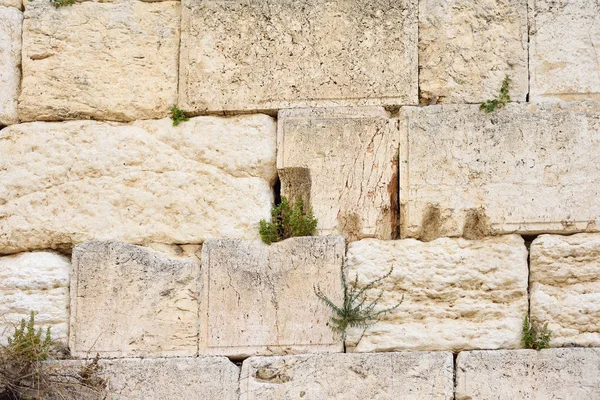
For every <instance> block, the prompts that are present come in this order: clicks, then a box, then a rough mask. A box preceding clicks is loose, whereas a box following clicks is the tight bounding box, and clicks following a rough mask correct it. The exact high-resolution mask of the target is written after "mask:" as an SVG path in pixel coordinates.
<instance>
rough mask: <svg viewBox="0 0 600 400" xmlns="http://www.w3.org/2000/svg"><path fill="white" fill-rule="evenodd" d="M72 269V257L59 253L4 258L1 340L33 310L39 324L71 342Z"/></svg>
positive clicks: (0, 296)
mask: <svg viewBox="0 0 600 400" xmlns="http://www.w3.org/2000/svg"><path fill="white" fill-rule="evenodd" d="M70 269H71V263H70V262H69V259H68V258H67V257H65V256H62V255H60V254H56V253H50V252H32V253H20V254H15V255H12V256H7V257H0V299H1V300H0V343H1V342H4V340H5V339H6V338H7V337H9V336H12V334H13V333H14V329H13V328H14V326H15V325H16V324H19V323H20V321H21V319H23V318H25V319H26V320H29V316H30V312H31V311H35V312H36V315H35V321H36V323H37V324H36V325H37V326H39V327H43V328H44V329H45V328H46V327H50V334H51V335H52V338H53V339H56V340H59V341H63V342H67V339H68V336H67V327H68V320H69V271H70Z"/></svg>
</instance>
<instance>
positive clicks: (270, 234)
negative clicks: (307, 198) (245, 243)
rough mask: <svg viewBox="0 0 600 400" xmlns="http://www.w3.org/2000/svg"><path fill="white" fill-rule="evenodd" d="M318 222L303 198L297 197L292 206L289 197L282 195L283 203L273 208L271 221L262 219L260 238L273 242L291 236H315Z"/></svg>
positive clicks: (265, 241) (268, 242)
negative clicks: (305, 207) (305, 206)
mask: <svg viewBox="0 0 600 400" xmlns="http://www.w3.org/2000/svg"><path fill="white" fill-rule="evenodd" d="M317 222H318V221H317V219H316V218H315V217H314V215H313V211H312V208H311V207H309V209H308V210H305V209H304V202H303V201H302V199H301V198H297V199H296V201H295V202H294V204H293V206H292V205H290V202H289V201H288V199H287V198H285V197H282V198H281V203H280V204H279V205H277V206H275V207H274V208H273V209H272V210H271V221H270V222H268V221H266V220H264V219H262V220H260V225H259V233H260V238H261V239H262V241H263V242H264V243H266V244H271V243H274V242H279V241H281V240H285V239H287V238H291V237H297V236H313V235H314V234H315V230H316V229H317Z"/></svg>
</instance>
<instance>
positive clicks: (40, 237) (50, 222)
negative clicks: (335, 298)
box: [0, 115, 277, 253]
mask: <svg viewBox="0 0 600 400" xmlns="http://www.w3.org/2000/svg"><path fill="white" fill-rule="evenodd" d="M275 148H276V139H275V123H274V121H273V119H272V118H270V117H267V116H265V115H253V116H240V117H235V118H217V117H198V118H192V119H191V120H190V121H189V122H184V123H183V124H182V125H180V126H179V127H176V128H175V127H172V126H171V120H169V119H163V120H158V121H138V122H136V123H135V124H134V125H120V124H116V123H102V122H93V121H72V122H64V123H46V122H37V123H28V124H19V125H13V126H10V127H8V128H5V129H3V130H2V131H1V132H0V154H2V157H0V252H4V253H7V252H16V251H20V250H22V249H37V248H56V247H60V246H65V247H72V245H73V244H74V243H81V242H85V241H91V240H109V239H114V240H121V241H124V242H129V243H135V244H144V243H148V242H160V243H199V242H202V241H203V240H204V239H205V238H207V237H237V238H247V239H255V238H258V222H259V221H260V219H261V218H269V217H270V210H271V205H272V201H273V195H272V192H271V184H272V183H274V181H275V179H276V176H277V171H276V169H275V153H276V150H275Z"/></svg>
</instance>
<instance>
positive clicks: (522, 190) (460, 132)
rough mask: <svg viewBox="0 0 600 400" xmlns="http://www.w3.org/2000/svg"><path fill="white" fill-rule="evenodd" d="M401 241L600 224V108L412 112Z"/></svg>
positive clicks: (403, 172)
mask: <svg viewBox="0 0 600 400" xmlns="http://www.w3.org/2000/svg"><path fill="white" fill-rule="evenodd" d="M404 110H405V113H406V114H405V116H406V119H402V120H401V124H400V125H401V128H400V130H401V132H402V136H401V142H400V148H401V152H400V160H401V163H400V193H401V194H400V198H401V202H402V204H401V206H400V207H401V224H402V226H401V235H402V236H403V237H417V238H420V239H422V240H431V239H435V238H436V237H439V236H464V237H466V238H477V237H483V236H486V235H490V234H502V233H513V232H518V233H544V232H545V233H551V232H569V233H574V232H582V231H596V230H598V228H599V227H600V217H599V216H600V186H599V185H598V184H597V182H598V180H599V179H600V165H599V164H598V163H597V162H596V160H597V157H598V154H599V153H600V103H598V102H592V101H590V102H582V103H558V104H521V105H519V104H509V105H508V106H507V107H506V108H504V109H501V110H499V111H496V112H494V113H493V114H488V113H486V112H484V111H481V110H479V107H478V106H476V105H442V106H433V107H421V108H416V107H406V108H404Z"/></svg>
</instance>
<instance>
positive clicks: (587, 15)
mask: <svg viewBox="0 0 600 400" xmlns="http://www.w3.org/2000/svg"><path fill="white" fill-rule="evenodd" d="M530 8H531V9H530V11H529V16H530V25H531V28H530V39H529V40H530V43H529V59H530V63H529V65H530V67H529V68H530V71H529V73H530V75H531V82H530V85H531V94H530V99H531V100H533V101H557V100H566V101H572V100H584V99H593V100H600V3H599V2H598V0H579V1H558V2H557V1H555V0H535V1H531V2H530Z"/></svg>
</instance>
